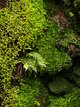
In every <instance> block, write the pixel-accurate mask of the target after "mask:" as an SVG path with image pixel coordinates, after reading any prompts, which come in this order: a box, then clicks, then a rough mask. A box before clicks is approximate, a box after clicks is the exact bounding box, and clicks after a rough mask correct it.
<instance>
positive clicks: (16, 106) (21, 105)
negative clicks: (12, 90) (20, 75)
mask: <svg viewBox="0 0 80 107" xmlns="http://www.w3.org/2000/svg"><path fill="white" fill-rule="evenodd" d="M39 87H40V81H39V80H38V79H34V80H32V81H31V80H30V79H26V80H25V84H22V86H21V89H20V91H19V93H18V95H17V98H16V99H14V102H13V105H12V107H39V106H38V103H39V101H38V100H37V97H38V95H39Z"/></svg>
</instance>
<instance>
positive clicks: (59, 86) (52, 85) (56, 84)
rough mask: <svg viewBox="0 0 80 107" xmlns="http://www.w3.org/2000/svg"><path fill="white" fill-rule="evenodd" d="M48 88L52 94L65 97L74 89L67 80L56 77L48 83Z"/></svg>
mask: <svg viewBox="0 0 80 107" xmlns="http://www.w3.org/2000/svg"><path fill="white" fill-rule="evenodd" d="M48 87H49V90H50V91H51V92H53V93H56V94H63V95H64V94H65V93H68V92H69V91H70V90H71V89H72V88H73V85H72V84H70V83H69V82H68V81H67V80H66V79H65V78H63V77H60V76H55V77H53V78H52V80H51V81H50V82H49V83H48Z"/></svg>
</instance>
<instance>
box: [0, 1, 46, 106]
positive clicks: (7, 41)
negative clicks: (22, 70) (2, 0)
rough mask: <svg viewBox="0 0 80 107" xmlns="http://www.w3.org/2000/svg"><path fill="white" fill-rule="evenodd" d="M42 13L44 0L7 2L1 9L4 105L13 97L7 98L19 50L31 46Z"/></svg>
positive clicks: (40, 25)
mask: <svg viewBox="0 0 80 107" xmlns="http://www.w3.org/2000/svg"><path fill="white" fill-rule="evenodd" d="M44 14H45V11H44V9H43V0H37V1H36V0H20V1H19V2H16V4H15V2H10V3H9V6H8V7H7V6H6V7H5V8H4V9H1V10H0V54H1V55H0V74H1V78H2V79H1V78H0V79H1V82H2V84H3V89H4V93H3V94H4V95H3V96H4V97H5V98H4V97H3V99H4V100H5V102H6V104H5V105H7V101H8V103H9V104H10V103H11V101H12V97H11V99H10V100H7V101H6V99H7V96H8V94H9V93H8V91H9V89H10V85H11V77H12V72H13V71H15V66H16V64H17V63H18V57H19V53H20V52H21V53H23V52H25V50H26V49H31V50H32V49H33V47H34V45H35V43H36V40H37V37H38V36H40V35H41V33H43V31H42V29H43V28H44V25H45V16H44ZM5 93H6V94H5ZM9 96H10V95H9ZM9 96H8V97H9Z"/></svg>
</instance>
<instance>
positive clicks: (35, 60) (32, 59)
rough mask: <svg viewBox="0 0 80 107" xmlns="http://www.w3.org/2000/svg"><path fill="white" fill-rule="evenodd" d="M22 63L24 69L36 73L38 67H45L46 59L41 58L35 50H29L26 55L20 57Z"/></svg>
mask: <svg viewBox="0 0 80 107" xmlns="http://www.w3.org/2000/svg"><path fill="white" fill-rule="evenodd" d="M20 60H21V61H22V63H23V64H24V68H25V70H26V71H27V70H29V71H30V72H31V71H34V72H35V73H37V72H38V71H39V70H40V68H41V69H43V68H46V61H45V60H44V59H43V58H42V56H41V55H40V54H39V53H37V52H31V53H29V54H27V55H26V57H22V58H20Z"/></svg>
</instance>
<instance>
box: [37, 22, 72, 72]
mask: <svg viewBox="0 0 80 107" xmlns="http://www.w3.org/2000/svg"><path fill="white" fill-rule="evenodd" d="M59 37H60V32H59V28H58V26H57V25H56V23H52V24H50V25H49V27H48V31H47V32H46V34H45V35H44V37H42V38H41V39H40V40H39V41H38V44H37V48H38V50H39V53H40V55H42V57H43V58H44V59H45V60H46V61H47V67H46V70H45V71H46V72H49V73H50V74H55V73H57V72H58V71H60V70H61V69H62V68H68V67H70V66H71V58H70V57H69V56H68V55H67V54H66V53H65V52H64V51H59V50H58V49H57V48H56V43H57V41H58V38H59Z"/></svg>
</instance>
